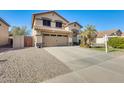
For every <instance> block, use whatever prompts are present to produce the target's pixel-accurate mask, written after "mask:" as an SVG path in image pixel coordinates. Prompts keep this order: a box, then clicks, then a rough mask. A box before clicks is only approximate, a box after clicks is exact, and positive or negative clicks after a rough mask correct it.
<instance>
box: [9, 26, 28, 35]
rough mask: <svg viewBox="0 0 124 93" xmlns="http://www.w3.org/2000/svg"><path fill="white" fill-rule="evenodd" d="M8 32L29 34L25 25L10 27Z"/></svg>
mask: <svg viewBox="0 0 124 93" xmlns="http://www.w3.org/2000/svg"><path fill="white" fill-rule="evenodd" d="M10 34H11V35H12V36H16V35H29V30H27V27H26V26H23V27H16V26H14V27H12V29H11V31H10Z"/></svg>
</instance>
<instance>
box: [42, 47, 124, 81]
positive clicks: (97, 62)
mask: <svg viewBox="0 0 124 93" xmlns="http://www.w3.org/2000/svg"><path fill="white" fill-rule="evenodd" d="M44 49H45V50H46V51H48V52H49V53H50V54H51V55H53V56H54V57H56V58H57V59H58V60H60V61H61V62H62V63H64V64H65V65H66V66H68V67H69V68H70V69H71V70H72V72H70V73H67V74H64V75H60V76H57V77H55V78H52V79H49V80H47V81H44V82H58V83H60V82H62V83H65V82H72V83H78V82H79V83H82V82H89V83H92V82H100V83H104V82H106V83H109V82H112V83H116V82H118V83H119V82H120V83H121V82H124V53H122V52H112V53H108V54H106V53H104V52H101V51H95V50H91V49H84V48H80V47H77V46H76V47H46V48H44Z"/></svg>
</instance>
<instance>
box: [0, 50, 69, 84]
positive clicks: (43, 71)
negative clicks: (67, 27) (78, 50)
mask: <svg viewBox="0 0 124 93" xmlns="http://www.w3.org/2000/svg"><path fill="white" fill-rule="evenodd" d="M69 72H71V70H70V69H69V68H68V67H67V66H66V65H64V64H63V63H62V62H60V61H59V60H57V59H56V58H55V57H54V56H52V55H51V54H49V53H48V52H47V51H45V50H44V49H36V48H25V49H19V50H10V51H5V52H1V53H0V82H1V83H2V82H3V83H4V82H7V83H9V82H12V83H18V82H20V83H23V82H24V83H26V82H27V83H32V82H33V83H35V82H42V81H44V80H47V79H50V78H53V77H56V76H59V75H62V74H66V73H69Z"/></svg>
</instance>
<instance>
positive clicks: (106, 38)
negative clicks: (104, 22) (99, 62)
mask: <svg viewBox="0 0 124 93" xmlns="http://www.w3.org/2000/svg"><path fill="white" fill-rule="evenodd" d="M104 40H105V52H106V53H108V44H107V41H108V36H107V35H105V37H104Z"/></svg>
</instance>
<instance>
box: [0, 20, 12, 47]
mask: <svg viewBox="0 0 124 93" xmlns="http://www.w3.org/2000/svg"><path fill="white" fill-rule="evenodd" d="M9 26H10V25H9V24H8V23H7V22H6V21H5V20H3V19H2V18H0V46H4V45H7V44H8V38H9V32H8V29H9Z"/></svg>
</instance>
